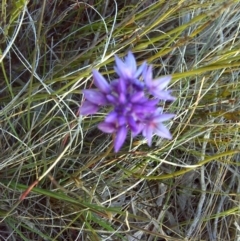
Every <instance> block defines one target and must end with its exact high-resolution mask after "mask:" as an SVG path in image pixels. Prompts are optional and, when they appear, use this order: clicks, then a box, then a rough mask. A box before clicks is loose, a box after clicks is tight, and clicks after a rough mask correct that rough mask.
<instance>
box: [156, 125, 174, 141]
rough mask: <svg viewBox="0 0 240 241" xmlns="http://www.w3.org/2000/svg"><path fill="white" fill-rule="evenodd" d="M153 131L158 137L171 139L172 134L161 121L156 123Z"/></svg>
mask: <svg viewBox="0 0 240 241" xmlns="http://www.w3.org/2000/svg"><path fill="white" fill-rule="evenodd" d="M155 132H156V134H157V135H158V136H160V137H163V138H166V139H169V140H171V139H172V135H171V133H170V131H169V130H168V128H167V127H166V126H164V125H163V124H162V123H159V124H158V125H157V127H156V128H155Z"/></svg>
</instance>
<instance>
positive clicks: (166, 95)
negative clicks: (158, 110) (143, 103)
mask: <svg viewBox="0 0 240 241" xmlns="http://www.w3.org/2000/svg"><path fill="white" fill-rule="evenodd" d="M151 94H152V95H153V96H154V97H156V98H158V99H159V100H169V101H174V100H176V97H174V96H172V95H171V94H170V91H168V90H166V91H164V90H159V91H158V89H154V90H152V91H151Z"/></svg>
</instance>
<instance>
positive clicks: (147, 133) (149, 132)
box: [142, 124, 153, 146]
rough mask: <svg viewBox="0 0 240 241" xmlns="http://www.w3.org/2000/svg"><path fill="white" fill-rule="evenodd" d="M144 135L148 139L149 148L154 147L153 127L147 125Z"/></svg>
mask: <svg viewBox="0 0 240 241" xmlns="http://www.w3.org/2000/svg"><path fill="white" fill-rule="evenodd" d="M142 135H143V136H144V137H145V138H146V139H147V143H148V146H151V145H152V136H153V126H152V125H151V124H149V125H146V126H145V127H144V129H143V131H142Z"/></svg>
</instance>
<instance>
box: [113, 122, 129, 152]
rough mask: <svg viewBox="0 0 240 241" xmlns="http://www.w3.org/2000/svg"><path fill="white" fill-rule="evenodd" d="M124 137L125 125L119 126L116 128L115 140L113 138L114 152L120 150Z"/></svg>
mask: <svg viewBox="0 0 240 241" xmlns="http://www.w3.org/2000/svg"><path fill="white" fill-rule="evenodd" d="M126 137H127V128H126V126H121V127H120V128H119V129H118V131H117V134H116V137H115V140H114V151H115V152H118V151H119V150H120V148H121V147H122V145H123V143H124V141H125V139H126Z"/></svg>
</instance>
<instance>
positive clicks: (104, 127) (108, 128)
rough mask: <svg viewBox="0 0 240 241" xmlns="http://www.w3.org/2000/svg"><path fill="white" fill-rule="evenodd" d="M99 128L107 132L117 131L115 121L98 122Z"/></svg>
mask: <svg viewBox="0 0 240 241" xmlns="http://www.w3.org/2000/svg"><path fill="white" fill-rule="evenodd" d="M98 129H99V130H101V131H102V132H105V133H109V134H111V133H114V132H115V131H116V127H115V125H114V124H113V123H107V122H102V123H100V124H98Z"/></svg>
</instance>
